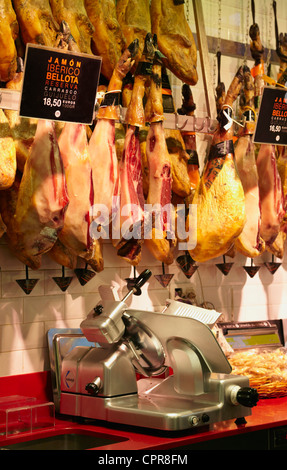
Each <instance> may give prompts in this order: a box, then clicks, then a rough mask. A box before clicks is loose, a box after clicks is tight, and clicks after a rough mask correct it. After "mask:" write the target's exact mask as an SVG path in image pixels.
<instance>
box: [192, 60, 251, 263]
mask: <svg viewBox="0 0 287 470" xmlns="http://www.w3.org/2000/svg"><path fill="white" fill-rule="evenodd" d="M242 82H243V67H240V68H239V70H238V71H237V73H236V75H235V77H234V79H233V81H232V83H231V85H230V87H229V89H228V91H227V94H226V99H225V104H224V105H223V108H222V111H221V112H220V114H219V116H218V120H219V125H218V129H217V130H216V131H215V133H214V136H213V141H212V146H211V149H210V153H209V157H208V161H207V163H206V165H205V168H204V170H203V174H202V176H201V179H200V183H199V185H198V186H197V188H196V190H195V194H194V198H193V201H192V202H193V204H196V205H197V210H196V214H197V216H196V219H195V220H194V219H191V220H190V213H189V215H188V217H187V223H186V225H187V229H186V230H187V232H189V236H188V243H189V246H188V248H189V252H190V255H191V257H192V258H193V259H194V260H195V261H199V262H203V261H207V260H209V259H213V258H216V257H217V256H220V255H223V254H225V253H226V252H227V251H228V250H229V249H230V247H231V246H232V245H233V243H234V241H235V239H236V238H237V237H238V236H239V235H240V233H241V232H242V229H243V227H244V223H245V199H244V191H243V187H242V184H241V181H240V179H239V176H238V173H237V171H236V167H235V163H234V149H233V124H232V121H231V122H228V119H227V118H226V115H224V113H231V111H232V109H231V106H232V104H233V102H234V101H235V99H236V98H237V97H238V95H239V93H240V90H241V87H242ZM229 119H230V117H229ZM190 226H191V231H190V229H189V227H190ZM192 230H193V231H194V233H192ZM190 232H191V233H190Z"/></svg>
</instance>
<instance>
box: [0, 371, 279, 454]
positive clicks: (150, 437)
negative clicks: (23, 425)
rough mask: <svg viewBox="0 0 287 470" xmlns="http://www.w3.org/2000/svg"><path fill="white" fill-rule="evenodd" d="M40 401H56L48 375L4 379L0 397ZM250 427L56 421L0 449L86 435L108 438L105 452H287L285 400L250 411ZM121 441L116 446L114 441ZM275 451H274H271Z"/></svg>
mask: <svg viewBox="0 0 287 470" xmlns="http://www.w3.org/2000/svg"><path fill="white" fill-rule="evenodd" d="M17 394H18V395H22V396H25V397H26V396H27V397H31V396H33V397H36V398H37V399H39V400H44V401H45V400H46V401H52V391H51V382H50V375H49V373H48V372H43V373H35V374H28V375H19V376H17V377H15V376H11V377H2V378H0V397H8V396H11V395H17ZM246 421H247V423H246V424H243V425H236V424H235V422H234V420H229V421H225V422H221V423H217V424H214V425H211V426H208V427H199V428H194V429H192V430H188V431H180V432H164V431H155V430H152V429H150V430H149V429H146V428H136V427H130V426H124V425H118V424H113V423H105V422H100V421H96V422H95V421H93V422H92V421H85V423H81V424H80V423H79V422H76V421H75V420H72V419H69V418H68V417H61V416H60V417H59V416H57V417H56V422H55V426H54V427H53V428H52V430H41V431H37V432H35V433H32V435H31V434H30V436H27V435H25V436H23V437H21V436H20V435H18V436H12V437H8V438H6V437H5V436H2V437H1V438H0V447H4V446H5V445H7V444H12V443H13V442H17V441H19V440H21V439H27V437H28V438H29V439H35V437H45V436H46V435H51V433H52V434H53V433H54V434H55V435H57V434H59V433H60V434H61V433H62V434H63V433H83V432H85V433H86V434H87V435H92V434H96V435H98V436H103V437H105V436H106V437H108V439H109V438H110V439H111V442H110V443H105V444H104V445H102V444H101V446H99V447H92V448H91V447H89V448H91V449H97V450H101V451H107V450H127V451H128V450H143V451H145V450H164V449H165V450H167V449H174V451H178V450H186V449H191V450H192V449H200V448H204V449H209V448H216V449H225V448H226V449H237V448H238V449H241V450H242V449H245V448H246V449H254V450H258V449H270V448H271V449H287V444H285V442H287V439H286V437H287V397H283V398H272V399H262V400H259V402H258V404H257V406H256V407H254V408H253V409H252V415H251V416H248V417H247V418H246ZM115 441H118V442H115ZM270 446H271V447H270Z"/></svg>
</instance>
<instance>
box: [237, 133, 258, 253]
mask: <svg viewBox="0 0 287 470" xmlns="http://www.w3.org/2000/svg"><path fill="white" fill-rule="evenodd" d="M235 162H236V166H237V170H238V174H239V177H240V180H241V183H242V186H243V190H244V196H245V212H246V223H245V225H244V228H243V230H242V232H241V234H240V235H239V237H238V238H237V239H236V241H235V248H236V250H237V251H239V252H240V253H241V254H243V255H244V256H248V257H250V258H255V257H256V256H259V255H260V254H261V253H262V252H263V251H264V249H265V243H264V240H263V239H262V238H261V237H260V226H261V211H260V200H259V185H258V173H257V166H256V159H255V149H254V143H253V141H252V135H249V134H246V135H242V136H240V137H239V139H238V141H237V144H236V147H235Z"/></svg>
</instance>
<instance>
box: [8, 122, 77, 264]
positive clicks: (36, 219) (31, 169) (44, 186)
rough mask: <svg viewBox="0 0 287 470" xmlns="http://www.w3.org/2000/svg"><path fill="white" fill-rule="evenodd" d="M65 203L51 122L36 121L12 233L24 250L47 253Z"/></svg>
mask: <svg viewBox="0 0 287 470" xmlns="http://www.w3.org/2000/svg"><path fill="white" fill-rule="evenodd" d="M68 203H69V198H68V193H67V186H66V178H65V173H64V167H63V162H62V159H61V155H60V151H59V146H58V142H57V138H56V134H55V126H54V123H53V122H52V121H48V120H39V122H38V124H37V130H36V134H35V139H34V142H33V146H32V148H31V153H30V155H29V157H28V159H27V161H26V164H25V168H24V173H23V176H22V180H21V183H20V187H19V195H18V201H17V205H16V212H15V222H16V227H17V229H16V230H17V232H18V234H19V236H21V237H22V238H21V248H23V249H24V251H26V252H27V253H30V254H31V255H34V256H35V255H38V254H42V253H45V252H47V251H49V249H50V248H51V247H52V246H53V245H54V243H55V242H56V240H57V237H58V233H59V231H60V230H61V229H62V228H63V225H64V216H65V212H66V210H67V207H68ZM19 248H20V247H19ZM21 248H20V249H21Z"/></svg>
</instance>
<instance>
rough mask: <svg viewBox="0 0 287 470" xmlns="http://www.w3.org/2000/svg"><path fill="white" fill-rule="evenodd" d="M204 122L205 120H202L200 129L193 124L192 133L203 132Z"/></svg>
mask: <svg viewBox="0 0 287 470" xmlns="http://www.w3.org/2000/svg"><path fill="white" fill-rule="evenodd" d="M205 121H206V118H204V119H203V124H202V126H201V127H200V128H198V127H196V125H195V123H194V131H195V132H200V131H202V130H203V128H204V126H205Z"/></svg>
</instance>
